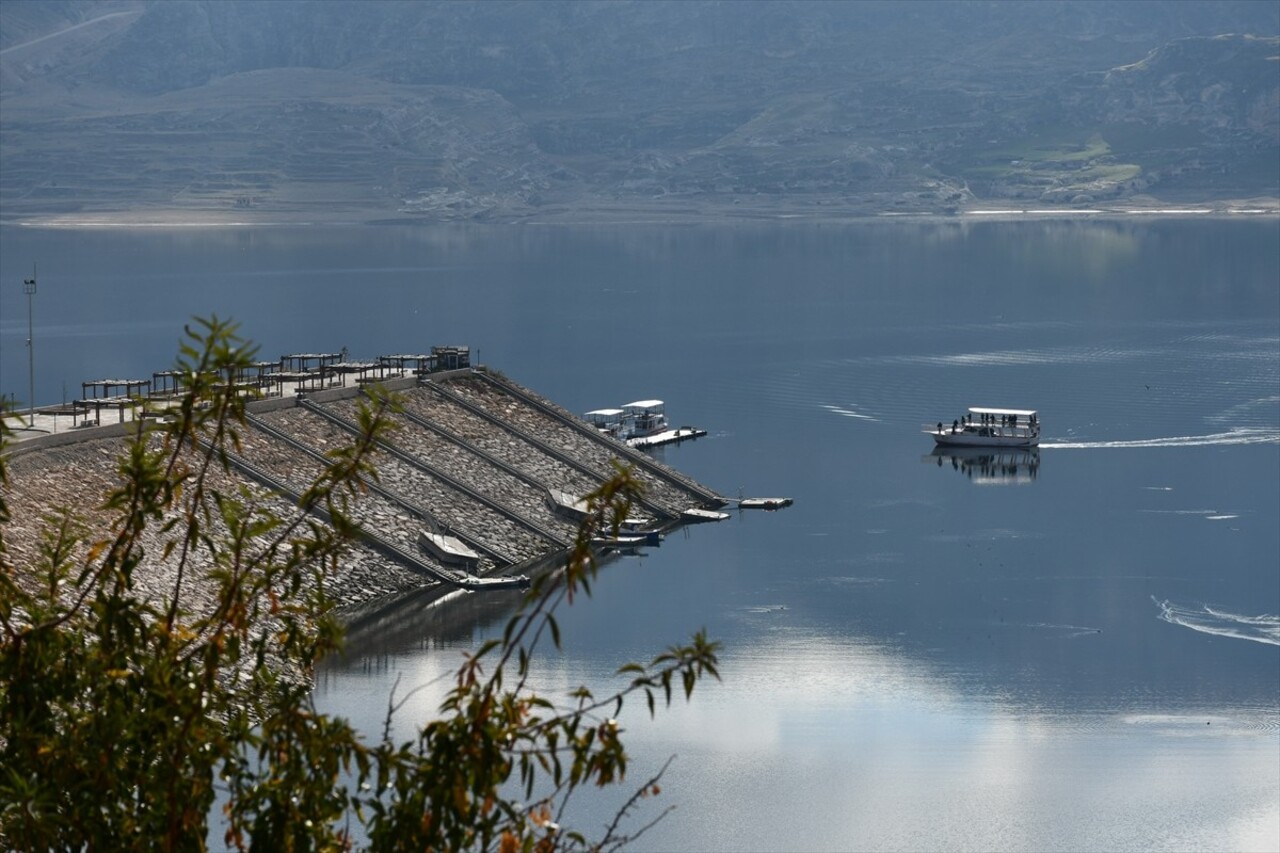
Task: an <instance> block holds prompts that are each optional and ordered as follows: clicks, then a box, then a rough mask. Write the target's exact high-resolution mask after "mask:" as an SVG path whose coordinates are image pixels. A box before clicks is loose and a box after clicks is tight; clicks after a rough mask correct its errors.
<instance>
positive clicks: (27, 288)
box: [22, 264, 36, 429]
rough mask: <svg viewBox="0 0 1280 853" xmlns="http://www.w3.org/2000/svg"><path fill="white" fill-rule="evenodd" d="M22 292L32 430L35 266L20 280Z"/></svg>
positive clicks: (34, 418) (34, 381) (34, 408)
mask: <svg viewBox="0 0 1280 853" xmlns="http://www.w3.org/2000/svg"><path fill="white" fill-rule="evenodd" d="M22 292H23V293H25V294H27V382H28V388H27V395H28V396H27V405H28V406H29V407H30V410H31V411H30V421H31V422H30V423H29V424H28V426H29V427H30V428H32V429H34V428H35V425H36V348H35V345H34V344H33V343H32V340H33V338H32V330H33V329H34V328H35V327H34V326H33V325H32V322H31V316H32V315H31V301H32V300H31V297H33V296H35V295H36V265H35V264H32V265H31V278H24V279H23V280H22Z"/></svg>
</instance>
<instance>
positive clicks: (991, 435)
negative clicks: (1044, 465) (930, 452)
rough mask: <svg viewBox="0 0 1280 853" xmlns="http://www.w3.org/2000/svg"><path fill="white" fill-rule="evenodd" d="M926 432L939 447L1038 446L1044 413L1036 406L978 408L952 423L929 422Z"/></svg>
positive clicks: (972, 409)
mask: <svg viewBox="0 0 1280 853" xmlns="http://www.w3.org/2000/svg"><path fill="white" fill-rule="evenodd" d="M924 431H925V432H926V433H928V434H929V435H931V436H933V440H934V441H935V442H936V443H937V444H938V446H939V447H1036V446H1037V445H1039V444H1040V416H1039V414H1037V413H1036V411H1035V410H1034V409H988V408H983V407H974V408H971V409H969V413H968V414H967V415H965V416H964V417H961V418H956V419H955V420H953V421H952V422H951V423H950V424H946V423H942V422H941V421H939V422H938V423H937V424H934V425H932V426H930V425H928V424H926V425H925V427H924Z"/></svg>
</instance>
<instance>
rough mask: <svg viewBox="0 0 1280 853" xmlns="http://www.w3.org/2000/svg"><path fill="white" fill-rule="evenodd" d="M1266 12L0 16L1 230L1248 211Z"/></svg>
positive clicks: (289, 8)
mask: <svg viewBox="0 0 1280 853" xmlns="http://www.w3.org/2000/svg"><path fill="white" fill-rule="evenodd" d="M1278 18H1280V12H1277V10H1276V8H1274V7H1273V6H1271V5H1269V4H1259V3H1208V2H1205V3H1199V2H1170V3H1148V4H1134V3H1130V4H1107V5H1102V4H1096V3H1074V2H1063V3H1002V4H984V3H966V2H945V3H929V2H921V3H911V4H897V3H878V2H867V3H849V4H831V3H806V2H786V3H757V4H736V3H729V4H716V3H696V4H689V3H662V2H620V3H589V2H581V3H569V2H564V3H562V2H545V3H506V2H492V3H483V4H453V3H432V4H419V3H384V2H369V3H355V2H345V0H333V2H323V3H311V2H267V3H260V2H230V0H227V2H221V1H220V2H189V3H169V2H163V3H158V2H149V0H119V2H115V0H113V1H112V2H104V3H82V2H67V3H25V2H7V3H5V4H4V6H3V7H2V8H0V106H2V107H3V109H2V110H0V142H3V145H2V146H0V160H2V161H3V162H2V163H0V165H2V166H3V169H0V200H2V201H3V203H4V209H3V216H5V217H6V218H11V219H12V218H30V217H37V218H38V217H41V216H52V215H57V214H65V213H72V212H79V213H94V212H103V213H106V212H111V211H133V212H139V211H141V212H146V211H156V212H172V211H188V212H204V213H208V214H219V213H223V214H226V213H234V214H235V215H236V216H237V217H238V218H249V219H252V218H254V217H268V218H285V219H288V218H291V217H292V218H326V217H328V218H332V217H341V218H347V219H352V220H370V219H380V218H391V217H412V218H420V219H424V220H441V219H491V220H500V221H506V220H511V219H519V218H525V217H529V216H535V215H548V214H551V213H554V212H556V211H559V212H566V211H584V210H594V211H597V212H598V213H601V214H604V213H607V212H608V211H611V210H613V211H624V210H627V209H630V208H635V207H637V206H641V207H643V206H647V207H649V208H650V209H653V210H658V211H665V212H668V213H672V214H676V213H680V212H686V213H687V212H690V211H692V212H695V213H699V214H706V215H749V214H750V213H759V214H765V215H768V214H772V213H779V212H790V213H794V212H796V211H797V210H803V211H806V212H807V213H809V214H810V215H819V216H820V215H823V212H824V211H835V212H841V211H843V212H849V211H881V210H897V211H912V210H930V211H936V210H939V209H944V210H945V209H956V208H961V207H964V206H967V205H971V204H975V203H981V202H983V201H986V200H991V199H1000V198H1025V199H1036V200H1039V201H1042V202H1045V203H1052V204H1075V203H1081V202H1092V201H1095V200H1097V199H1105V198H1132V197H1134V196H1136V195H1139V194H1153V195H1162V194H1164V195H1170V196H1182V197H1190V196H1196V197H1200V198H1203V199H1206V200H1212V199H1218V198H1240V197H1275V196H1278V195H1280V166H1277V165H1276V164H1277V162H1280V69H1278V60H1277V57H1278V56H1280V43H1278V40H1277V37H1276V31H1277V29H1278V28H1280V22H1278V20H1277V19H1278ZM1223 33H1235V34H1233V35H1223Z"/></svg>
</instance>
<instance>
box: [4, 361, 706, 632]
mask: <svg viewBox="0 0 1280 853" xmlns="http://www.w3.org/2000/svg"><path fill="white" fill-rule="evenodd" d="M384 384H385V385H386V387H387V388H388V389H389V390H392V391H396V392H398V393H399V394H400V395H401V397H402V400H403V410H402V411H401V412H398V413H396V414H394V415H393V416H392V417H393V419H394V420H395V421H396V425H397V429H396V430H394V432H393V433H392V434H391V436H390V438H389V439H388V441H387V442H386V443H385V444H384V445H383V446H382V447H381V448H380V449H381V450H382V451H383V452H382V453H381V454H380V458H379V459H378V466H379V473H380V479H379V481H377V482H370V483H369V484H368V486H369V490H368V493H367V495H365V496H363V497H362V498H361V499H360V500H359V501H357V502H355V503H354V504H353V510H354V514H355V516H356V518H357V520H358V521H359V523H360V525H361V527H362V529H363V531H364V536H363V539H362V541H361V542H359V543H358V544H357V545H356V546H355V547H354V548H353V550H352V552H351V553H350V555H349V557H348V558H347V560H346V561H345V562H344V566H343V568H342V570H341V574H340V576H339V577H338V579H337V581H336V583H335V584H334V589H333V590H331V591H332V592H333V594H334V596H335V598H336V599H337V600H338V603H339V605H340V607H344V608H349V609H359V608H361V607H363V606H365V605H367V604H369V603H370V602H371V601H374V600H378V599H380V598H382V597H385V596H387V595H391V594H401V593H403V592H406V591H408V590H412V589H421V588H422V587H424V586H431V585H439V586H440V587H441V589H443V590H448V589H473V590H479V589H486V588H491V587H492V588H500V587H507V586H512V585H518V584H519V583H520V582H522V580H523V578H521V575H524V574H526V573H529V572H531V571H532V570H533V569H534V568H541V567H544V566H548V565H554V564H555V563H556V562H557V560H558V558H560V557H562V556H563V555H564V554H565V553H566V551H567V549H568V548H569V547H570V545H571V543H572V541H573V539H574V536H575V534H576V529H577V524H578V521H579V519H580V517H581V512H582V510H583V506H582V504H581V502H582V496H584V495H586V494H588V493H590V492H591V491H592V490H594V489H595V488H596V487H598V486H599V485H600V484H601V483H602V482H603V481H604V480H605V479H607V478H608V477H609V476H610V475H611V474H612V472H613V470H614V468H613V463H614V461H615V460H617V461H621V462H624V463H627V464H629V465H631V466H632V467H633V468H634V470H635V471H636V476H637V477H638V478H639V479H640V481H641V482H642V483H643V485H644V489H645V496H644V499H643V500H642V501H640V502H639V503H638V505H636V506H635V507H633V509H632V516H633V517H632V518H631V519H629V520H628V527H629V529H628V530H625V531H623V532H622V533H621V534H620V537H619V541H618V542H615V543H605V542H603V541H602V542H601V543H598V544H599V545H600V547H602V548H604V547H611V546H612V547H620V546H621V545H622V544H624V543H622V542H621V537H627V538H628V539H632V538H644V540H645V543H646V544H652V543H653V542H656V541H659V540H660V538H661V535H662V534H663V533H664V532H666V531H669V530H670V529H672V528H674V527H677V526H679V525H681V524H684V523H689V522H694V521H707V520H713V519H718V517H719V516H722V515H725V514H724V513H720V512H719V510H720V508H722V507H724V506H726V505H728V504H729V503H730V501H729V500H727V499H726V498H724V497H722V496H721V495H719V494H718V493H716V492H715V491H713V490H712V489H709V488H707V487H706V486H704V485H702V484H700V483H698V482H696V481H694V480H693V479H691V478H689V477H687V476H686V475H684V474H681V473H680V472H679V471H676V470H674V469H672V468H670V467H669V466H667V465H665V464H663V463H662V462H659V461H657V460H655V459H653V458H651V457H649V456H647V455H646V454H644V453H642V452H640V451H639V450H638V449H636V448H633V447H629V446H628V445H627V444H626V443H624V442H623V441H620V440H618V439H616V438H612V437H610V436H607V435H603V434H601V432H600V431H599V430H598V429H596V428H595V427H594V426H592V425H591V424H589V423H587V422H585V421H583V420H581V419H579V418H578V417H576V416H574V415H573V414H571V413H570V412H568V411H567V410H565V409H563V408H561V407H559V406H557V405H555V404H554V403H551V402H549V401H548V400H546V399H544V398H542V397H540V396H539V395H537V394H535V393H534V392H532V391H530V390H529V389H527V388H524V387H521V386H520V385H517V384H516V383H514V382H511V381H510V380H508V379H506V378H504V377H502V376H501V375H499V374H496V373H492V372H490V371H488V370H486V369H484V368H474V369H473V368H465V369H459V370H451V371H439V372H435V373H429V374H424V375H420V376H407V377H405V378H403V379H391V380H388V381H386V382H385V383H384ZM363 394H364V391H363V390H362V389H361V388H360V387H355V388H332V389H325V390H318V391H310V392H306V393H302V394H297V393H295V394H292V395H288V396H286V395H284V394H282V395H281V396H280V397H279V398H277V399H267V400H259V401H255V402H252V403H250V404H249V405H248V409H249V417H248V428H247V429H244V430H243V431H242V433H243V434H242V436H241V447H240V449H239V451H238V452H237V453H235V454H232V455H231V457H230V459H231V463H232V466H233V474H234V476H236V477H238V478H240V479H242V480H245V481H248V482H250V483H253V484H257V485H258V486H261V487H265V488H266V489H267V490H268V491H269V492H272V493H274V494H275V495H277V496H278V500H279V501H281V503H280V504H279V505H278V507H277V508H278V511H281V512H287V511H288V506H287V504H286V503H285V502H289V503H295V504H296V501H297V499H298V497H299V496H300V495H301V494H302V493H303V492H304V491H305V490H306V489H307V487H308V485H309V484H310V483H311V481H312V480H313V479H314V478H315V477H316V475H317V474H319V473H320V472H321V471H322V470H323V469H324V468H325V466H327V465H329V464H331V460H330V459H329V457H328V456H327V455H326V453H327V451H328V450H330V449H332V448H333V447H336V446H338V445H340V444H342V443H343V442H345V441H347V440H348V439H349V438H350V436H351V434H352V433H353V432H354V431H355V430H356V425H355V424H356V408H357V405H358V403H359V398H360V397H361V395H363ZM125 415H126V412H125V411H124V410H123V409H122V410H121V413H120V418H121V421H122V422H121V423H117V424H112V425H106V426H95V427H91V428H87V429H86V428H79V427H77V428H75V429H66V430H62V431H55V432H53V433H51V434H46V435H38V436H35V437H29V436H30V435H31V433H25V434H20V435H17V436H15V438H17V439H18V440H16V441H14V442H12V444H11V446H10V448H9V451H8V452H9V455H10V457H11V458H10V471H11V475H12V476H11V480H12V488H11V490H10V492H11V494H10V508H11V511H12V516H13V521H12V522H11V524H10V526H9V529H8V531H7V544H8V546H9V548H10V554H11V556H13V557H14V558H15V561H16V562H17V563H18V564H19V565H21V564H22V563H23V557H24V555H25V556H27V557H29V558H31V559H34V557H35V554H36V550H37V549H38V547H39V538H38V523H37V520H38V519H39V518H40V517H41V516H42V515H43V514H44V513H45V512H46V511H47V510H48V509H49V508H50V507H53V506H58V505H69V506H77V507H80V506H83V505H84V499H85V497H93V498H95V499H96V498H97V496H100V495H102V494H104V493H105V490H106V489H107V488H108V486H109V484H110V483H111V482H112V480H113V479H114V476H115V472H114V469H115V463H114V459H115V456H116V454H117V453H119V451H120V449H121V444H122V439H123V437H124V436H125V435H126V434H127V433H128V432H129V431H130V430H132V429H135V428H136V424H134V423H132V422H130V421H127V420H125ZM90 514H91V518H90V519H89V520H90V521H91V522H92V521H93V518H92V513H90ZM726 517H727V516H726ZM159 550H160V549H158V548H157V549H152V552H153V553H159ZM150 570H151V571H153V573H154V574H155V576H156V578H157V579H158V580H157V584H158V585H159V587H160V588H163V584H164V580H163V578H164V577H165V572H166V568H165V567H164V566H153V567H150Z"/></svg>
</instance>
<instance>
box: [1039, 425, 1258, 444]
mask: <svg viewBox="0 0 1280 853" xmlns="http://www.w3.org/2000/svg"><path fill="white" fill-rule="evenodd" d="M1222 444H1280V430H1274V429H1257V428H1253V427H1249V428H1238V429H1233V430H1230V431H1229V432H1219V433H1213V434H1211V435H1178V436H1170V437H1168V438H1139V439H1128V440H1119V441H1042V442H1040V447H1041V449H1048V450H1097V449H1101V448H1117V447H1118V448H1135V447H1203V446H1206V445H1222Z"/></svg>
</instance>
